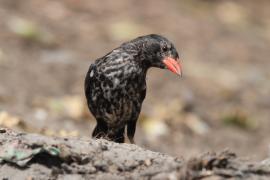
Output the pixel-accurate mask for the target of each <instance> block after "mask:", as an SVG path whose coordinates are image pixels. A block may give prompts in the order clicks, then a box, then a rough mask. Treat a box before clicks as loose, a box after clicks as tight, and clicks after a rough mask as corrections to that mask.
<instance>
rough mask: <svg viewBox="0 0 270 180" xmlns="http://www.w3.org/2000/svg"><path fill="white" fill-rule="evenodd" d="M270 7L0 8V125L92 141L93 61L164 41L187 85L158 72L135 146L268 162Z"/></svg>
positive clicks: (196, 0) (1, 1) (129, 4)
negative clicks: (86, 87) (225, 153)
mask: <svg viewBox="0 0 270 180" xmlns="http://www.w3.org/2000/svg"><path fill="white" fill-rule="evenodd" d="M269 17H270V2H269V1H267V0H259V1H251V0H250V1H247V0H242V1H237V2H236V1H222V0H220V1H216V0H191V1H188V0H183V1H180V0H172V1H162V0H150V1H143V0H134V1H125V0H119V1H110V0H106V1H103V2H102V3H100V1H97V0H91V1H88V0H63V1H52V0H51V1H50V0H39V1H36V0H28V1H16V0H0V126H7V127H11V128H14V129H19V130H22V131H27V132H37V133H42V134H45V135H52V136H61V137H70V136H72V137H74V136H75V137H89V136H90V134H91V131H92V129H93V128H94V125H95V120H94V119H93V117H92V116H91V115H90V113H89V112H88V110H87V109H86V105H85V100H84V92H83V81H84V76H85V74H86V72H87V69H88V67H89V65H90V63H91V62H93V61H94V60H95V59H96V58H98V57H100V56H102V55H104V54H105V53H107V52H108V51H110V50H111V49H113V48H115V47H117V46H118V45H119V44H121V43H122V42H124V41H126V40H129V39H132V38H135V37H137V36H139V35H142V34H149V33H156V34H162V35H164V36H166V37H168V39H170V40H171V41H173V42H174V43H175V45H176V47H177V49H178V50H179V51H180V56H181V58H182V60H183V66H184V76H183V78H178V77H176V76H175V75H173V74H172V73H170V72H167V71H162V70H159V69H151V70H150V72H149V74H148V77H147V78H148V79H147V83H148V92H147V96H146V100H145V102H144V105H143V110H142V114H141V117H140V121H139V125H138V130H137V132H136V135H135V140H136V144H137V145H139V146H141V147H144V148H146V149H149V150H153V151H157V152H162V153H166V154H169V155H172V156H177V157H184V158H185V159H188V158H189V157H192V156H194V155H196V154H201V153H202V152H206V151H220V150H222V149H225V148H229V149H230V150H232V151H233V152H236V153H237V154H238V155H240V156H242V157H243V156H245V157H247V158H249V159H255V160H262V159H265V158H267V157H268V156H269V152H270V149H269V147H270V146H269V145H270V144H269V142H270V136H269V132H270V120H269V117H270V111H269V108H270V99H269V93H270V82H269V79H270V71H269V68H270V61H269V57H270V49H269V47H270V21H269Z"/></svg>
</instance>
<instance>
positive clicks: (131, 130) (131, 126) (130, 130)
mask: <svg viewBox="0 0 270 180" xmlns="http://www.w3.org/2000/svg"><path fill="white" fill-rule="evenodd" d="M136 123H137V121H136V120H135V121H134V120H133V121H129V122H128V124H127V136H128V139H129V141H130V143H131V144H135V141H134V134H135V131H136Z"/></svg>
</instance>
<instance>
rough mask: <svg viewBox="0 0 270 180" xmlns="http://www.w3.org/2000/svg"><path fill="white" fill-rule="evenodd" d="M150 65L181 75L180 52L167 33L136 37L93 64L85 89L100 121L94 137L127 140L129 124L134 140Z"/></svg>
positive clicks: (131, 137)
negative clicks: (164, 34) (166, 36)
mask: <svg viewBox="0 0 270 180" xmlns="http://www.w3.org/2000/svg"><path fill="white" fill-rule="evenodd" d="M151 67H156V68H160V69H168V70H170V71H171V72H173V73H175V74H177V75H179V76H182V62H180V58H179V55H178V52H177V50H176V48H175V46H174V45H173V43H172V42H170V41H169V40H168V39H167V38H165V37H164V36H161V35H157V34H149V35H144V36H140V37H137V38H135V39H133V40H130V41H129V42H125V43H123V44H121V45H120V46H119V47H117V48H115V49H113V50H112V51H111V52H109V53H107V54H106V55H104V56H103V57H101V58H98V59H97V60H95V61H94V63H92V64H91V65H90V67H89V70H88V72H87V74H86V78H85V82H84V90H85V96H86V99H87V105H88V108H89V110H90V112H91V113H92V114H93V116H94V117H95V119H96V122H97V124H96V126H95V128H94V130H93V132H92V137H93V138H97V139H99V138H103V139H107V140H109V141H114V142H117V143H124V141H125V129H126V128H127V130H126V132H127V137H128V139H129V141H130V143H135V141H134V135H135V131H136V123H137V120H138V117H139V114H140V112H141V108H142V103H143V101H144V99H145V96H146V74H147V71H148V69H149V68H151Z"/></svg>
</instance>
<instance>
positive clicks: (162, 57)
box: [139, 34, 182, 76]
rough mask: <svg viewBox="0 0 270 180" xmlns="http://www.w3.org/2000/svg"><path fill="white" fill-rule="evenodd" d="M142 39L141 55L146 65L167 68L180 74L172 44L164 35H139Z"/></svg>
mask: <svg viewBox="0 0 270 180" xmlns="http://www.w3.org/2000/svg"><path fill="white" fill-rule="evenodd" d="M139 39H141V41H143V45H142V47H141V48H142V56H143V57H144V58H143V59H144V60H143V61H144V62H145V64H147V65H148V67H158V68H162V69H165V68H166V69H168V70H170V71H172V72H173V73H175V74H178V75H180V76H181V75H182V66H181V64H180V60H179V55H178V52H177V51H176V49H175V47H174V45H173V44H172V43H171V42H170V41H169V40H168V39H166V38H165V37H163V36H160V35H156V34H151V35H146V36H142V37H139Z"/></svg>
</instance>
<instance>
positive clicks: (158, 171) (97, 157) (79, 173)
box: [0, 128, 270, 180]
mask: <svg viewBox="0 0 270 180" xmlns="http://www.w3.org/2000/svg"><path fill="white" fill-rule="evenodd" d="M0 143H1V145H2V148H1V150H0V170H1V171H0V177H1V178H3V179H78V180H79V179H102V180H106V179H108V180H109V179H155V180H164V179H170V180H174V179H183V180H191V179H205V180H211V179H225V178H230V179H269V175H270V163H269V159H267V160H265V161H263V162H257V163H254V162H253V163H251V162H248V161H243V160H241V159H240V158H238V157H237V156H236V155H235V154H234V153H232V152H229V151H223V152H220V153H207V154H203V155H200V156H198V157H196V158H193V159H190V160H188V161H185V160H183V159H180V158H175V157H171V156H168V155H165V154H162V153H157V152H152V151H149V150H146V149H143V148H140V147H138V146H136V145H133V144H118V143H114V142H111V141H106V140H93V139H90V138H87V139H78V138H53V137H45V136H42V135H38V134H26V133H17V132H14V131H12V130H10V129H4V128H1V129H0Z"/></svg>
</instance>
